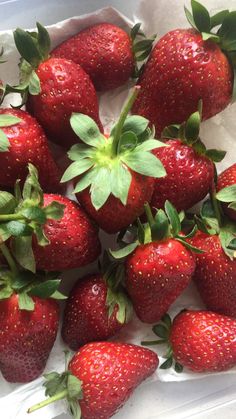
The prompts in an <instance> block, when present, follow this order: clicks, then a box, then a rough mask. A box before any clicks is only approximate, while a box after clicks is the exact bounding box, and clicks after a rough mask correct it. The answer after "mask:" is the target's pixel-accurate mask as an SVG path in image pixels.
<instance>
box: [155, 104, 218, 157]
mask: <svg viewBox="0 0 236 419" xmlns="http://www.w3.org/2000/svg"><path fill="white" fill-rule="evenodd" d="M201 114H202V101H200V102H199V110H198V111H196V112H194V113H193V114H192V115H190V117H189V118H188V119H187V121H186V122H183V123H182V124H181V125H180V124H175V125H170V126H168V127H166V128H165V129H164V130H163V132H162V138H165V139H167V138H168V139H171V138H178V139H180V140H181V141H182V143H183V144H187V145H189V146H191V147H192V148H193V149H194V150H195V151H196V152H197V153H198V154H200V155H204V156H206V157H208V158H209V159H210V160H212V161H213V162H215V163H218V162H220V161H222V160H223V158H224V157H225V155H226V152H225V151H223V150H216V149H209V150H207V149H206V146H205V145H204V144H203V142H202V141H201V139H200V137H199V134H200V124H201Z"/></svg>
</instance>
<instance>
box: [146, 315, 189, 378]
mask: <svg viewBox="0 0 236 419" xmlns="http://www.w3.org/2000/svg"><path fill="white" fill-rule="evenodd" d="M171 326H172V321H171V318H170V316H169V314H165V315H164V316H163V317H162V319H161V321H160V323H158V324H156V325H155V326H153V328H152V331H153V333H155V335H156V336H158V338H161V339H158V340H154V341H149V342H141V344H142V345H144V346H152V345H162V344H167V351H166V354H165V355H164V358H165V359H166V361H165V362H163V364H161V365H160V368H161V369H163V370H166V369H168V368H171V367H172V365H173V362H174V359H173V350H172V347H171V344H170V340H169V338H170V332H171ZM174 369H175V371H176V372H178V373H181V372H182V371H183V366H182V365H181V364H179V362H174Z"/></svg>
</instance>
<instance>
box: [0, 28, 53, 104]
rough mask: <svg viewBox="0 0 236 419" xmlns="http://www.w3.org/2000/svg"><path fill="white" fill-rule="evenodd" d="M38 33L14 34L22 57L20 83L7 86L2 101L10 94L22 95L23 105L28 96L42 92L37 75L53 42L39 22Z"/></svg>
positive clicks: (21, 31)
mask: <svg viewBox="0 0 236 419" xmlns="http://www.w3.org/2000/svg"><path fill="white" fill-rule="evenodd" d="M36 25H37V30H38V31H37V32H29V31H24V30H23V29H20V28H17V29H16V30H15V31H14V32H13V34H14V40H15V45H16V48H17V50H18V52H19V54H20V56H21V59H20V63H19V69H20V83H19V85H16V86H11V85H9V84H6V86H5V88H4V94H3V96H2V98H1V101H3V100H4V97H5V96H6V95H8V94H9V93H20V95H21V97H22V103H21V105H20V106H22V105H24V104H25V103H26V101H27V97H28V94H29V93H30V94H31V95H38V94H39V93H40V91H41V87H40V80H39V77H38V75H37V73H36V70H37V68H38V66H39V64H40V63H41V62H42V61H45V60H46V59H48V58H49V51H50V47H51V41H50V37H49V34H48V31H47V30H46V28H44V27H43V26H42V25H41V24H40V23H38V22H37V24H36Z"/></svg>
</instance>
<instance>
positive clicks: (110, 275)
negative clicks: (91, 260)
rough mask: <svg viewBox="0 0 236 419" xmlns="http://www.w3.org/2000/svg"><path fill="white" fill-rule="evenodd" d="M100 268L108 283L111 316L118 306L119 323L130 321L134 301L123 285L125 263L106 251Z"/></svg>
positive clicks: (107, 298) (108, 303)
mask: <svg viewBox="0 0 236 419" xmlns="http://www.w3.org/2000/svg"><path fill="white" fill-rule="evenodd" d="M100 270H101V272H102V274H103V278H104V280H105V281H106V284H107V297H106V306H107V308H108V316H109V318H110V317H111V316H112V315H113V313H114V309H115V307H116V306H118V310H117V313H116V319H117V321H118V322H119V323H121V324H124V323H128V322H129V320H130V319H131V317H132V313H133V310H132V303H131V301H130V299H129V298H128V296H127V294H126V292H125V289H124V287H123V282H124V265H123V264H119V263H117V261H115V260H111V259H110V257H109V255H108V253H107V252H104V255H103V259H102V263H101V264H100Z"/></svg>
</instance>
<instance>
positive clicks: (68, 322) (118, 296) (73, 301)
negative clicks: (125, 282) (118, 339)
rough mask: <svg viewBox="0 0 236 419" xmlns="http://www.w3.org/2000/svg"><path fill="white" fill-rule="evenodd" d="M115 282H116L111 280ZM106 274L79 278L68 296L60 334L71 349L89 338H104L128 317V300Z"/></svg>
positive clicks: (84, 342) (79, 345)
mask: <svg viewBox="0 0 236 419" xmlns="http://www.w3.org/2000/svg"><path fill="white" fill-rule="evenodd" d="M114 285H115V284H114ZM113 288H114V287H112V283H111V282H109V281H108V280H106V278H105V275H102V274H94V275H88V276H86V277H85V278H83V279H79V280H78V282H77V283H76V284H75V286H74V287H73V289H72V291H71V293H70V296H69V299H68V300H67V304H66V308H65V312H64V319H63V326H62V337H63V340H64V341H65V342H66V344H67V345H68V346H69V347H70V349H72V350H74V351H75V350H77V349H78V348H79V347H81V346H83V345H84V344H86V343H88V342H92V341H98V340H106V339H108V338H110V337H112V336H113V335H115V334H116V333H117V332H119V330H121V329H122V327H123V326H124V324H125V323H127V322H128V321H129V315H128V310H129V302H128V299H127V297H126V296H125V294H124V293H123V292H121V291H120V292H118V290H117V289H116V288H115V289H113Z"/></svg>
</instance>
